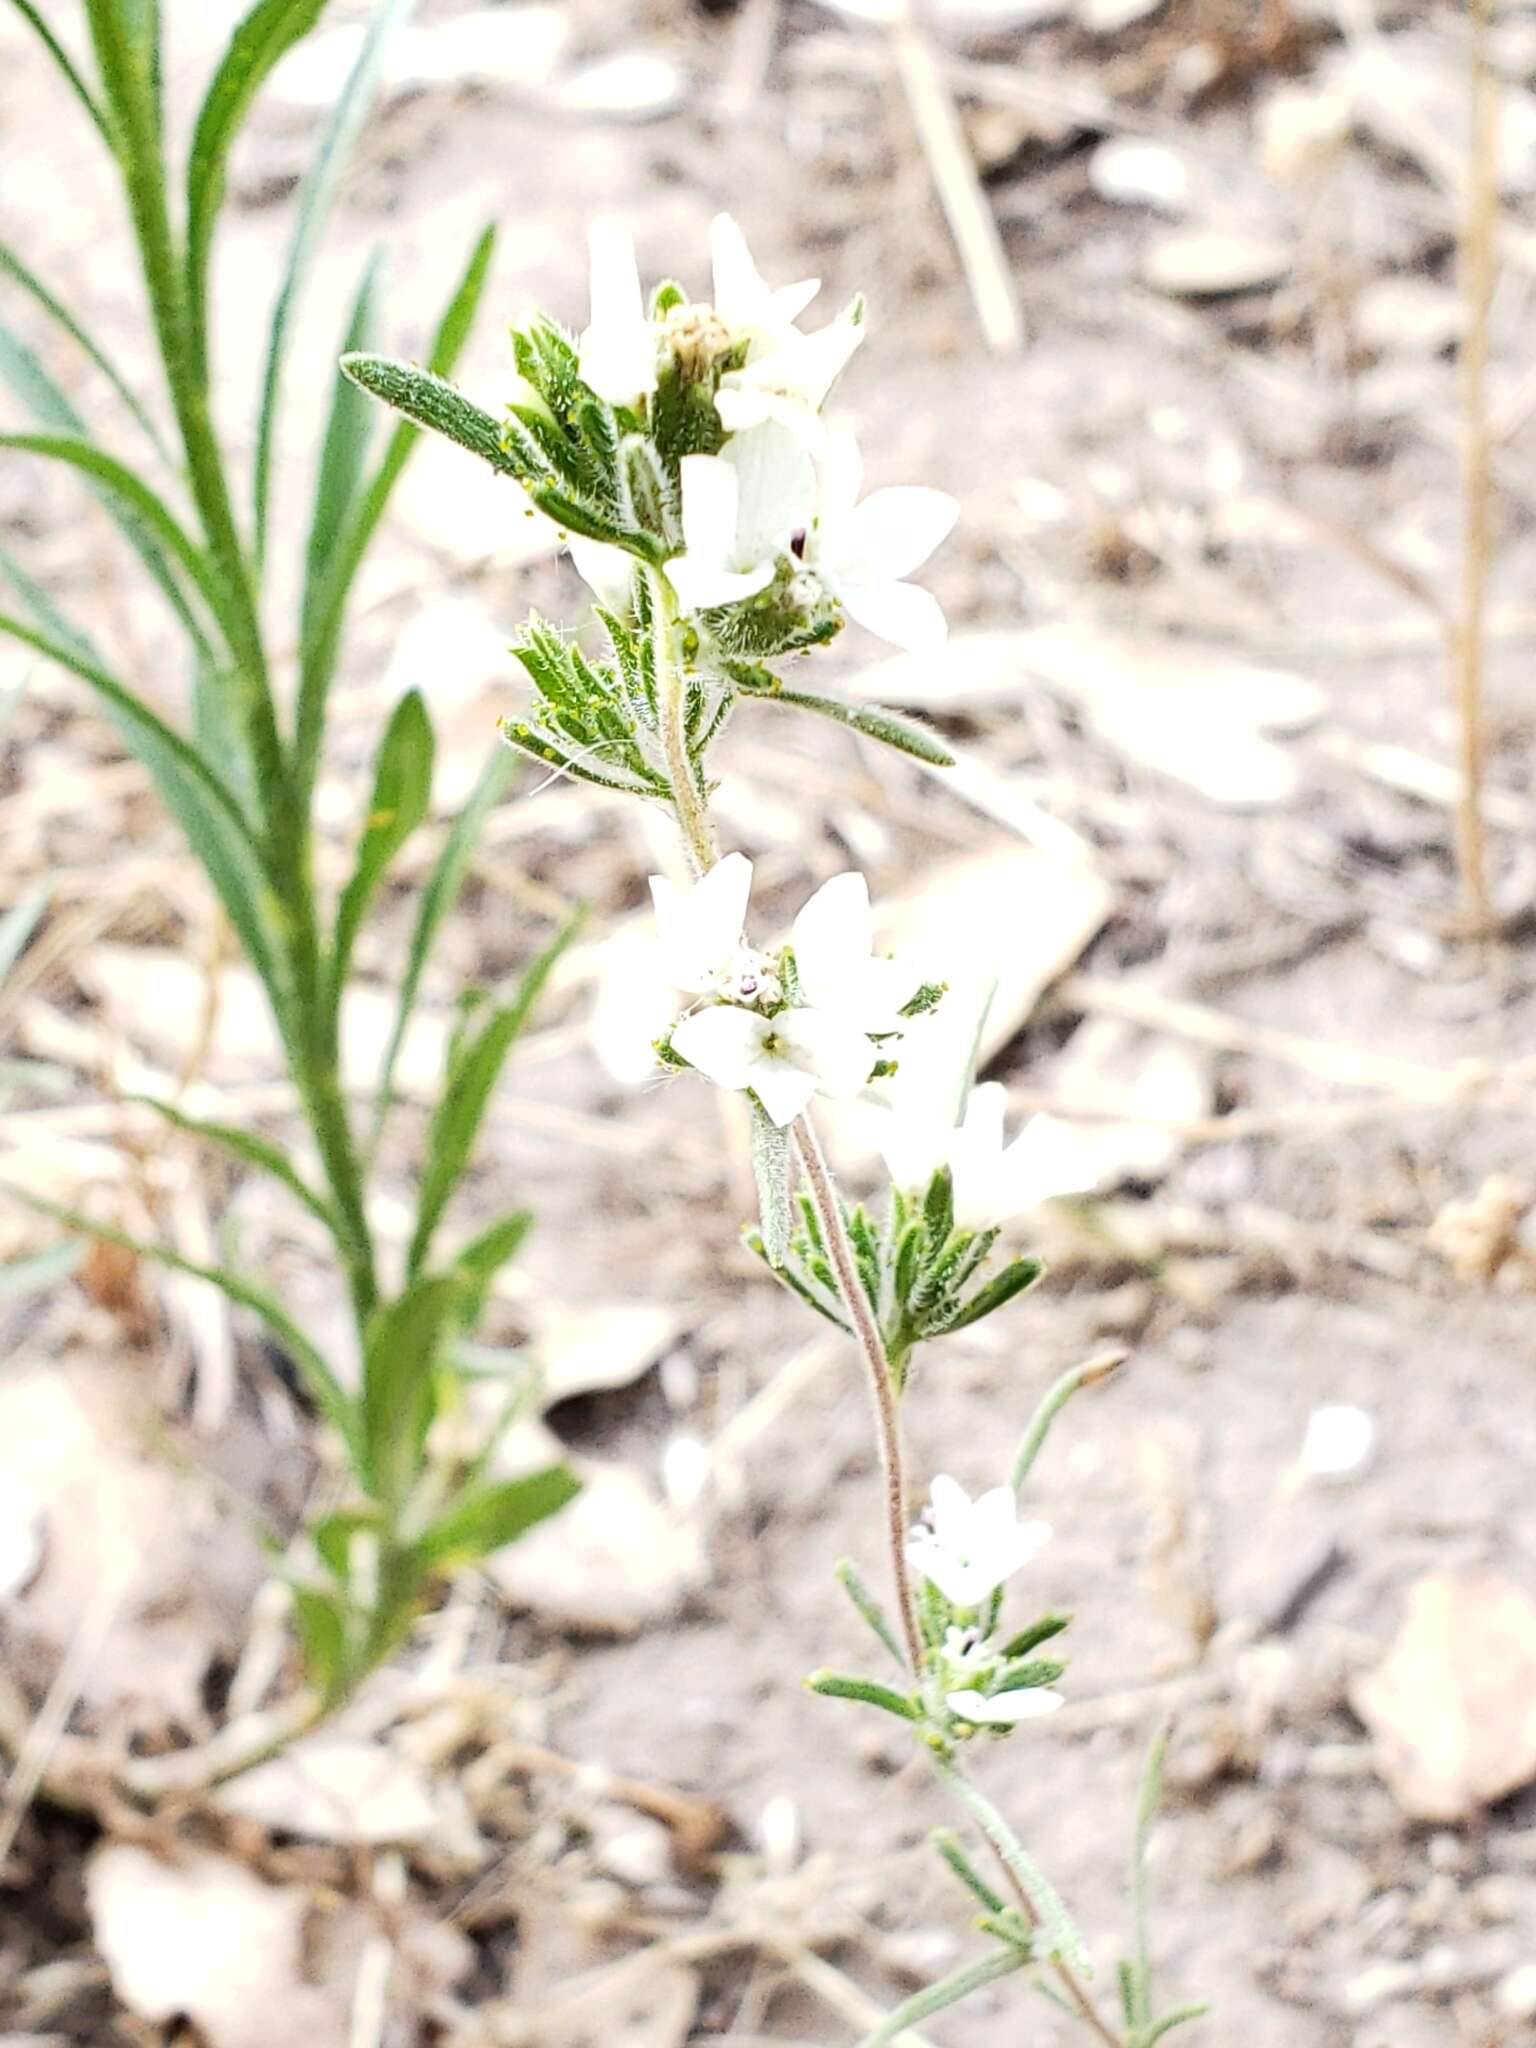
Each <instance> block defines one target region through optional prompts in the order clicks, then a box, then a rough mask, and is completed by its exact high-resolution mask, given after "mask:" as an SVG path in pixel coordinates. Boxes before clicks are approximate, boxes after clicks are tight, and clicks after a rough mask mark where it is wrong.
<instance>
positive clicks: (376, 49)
mask: <svg viewBox="0 0 1536 2048" xmlns="http://www.w3.org/2000/svg"><path fill="white" fill-rule="evenodd" d="M413 4H414V0H380V5H379V6H378V8H377V9H376V11H375V13H374V15H373V18H372V20H371V22H370V23H369V26H368V33H367V35H366V37H365V38H364V40H363V47H362V49H361V50H360V51H359V52H358V57H357V62H356V63H355V64H354V65H353V67H352V70H351V73H350V75H349V76H348V78H347V81H346V84H345V85H343V87H342V89H341V93H340V96H339V97H338V99H337V101H336V105H335V107H334V108H333V110H332V112H331V118H330V121H329V122H328V123H327V125H326V130H325V133H324V135H323V136H322V137H321V139H320V147H319V150H318V151H317V153H316V155H315V158H314V161H313V163H311V165H310V167H309V172H308V175H307V176H306V178H305V180H304V186H303V190H302V191H301V193H300V195H299V214H298V220H297V222H296V223H295V226H294V231H293V240H292V241H291V242H290V243H289V245H288V260H287V263H286V264H285V265H284V268H283V281H282V283H281V285H279V287H278V293H277V298H276V300H275V301H274V302H273V306H272V319H271V323H270V326H269V328H268V332H267V359H266V367H265V369H264V371H263V373H262V381H261V405H260V410H259V411H258V413H257V418H256V478H255V515H256V550H255V552H256V560H257V562H258V563H259V562H260V561H261V560H262V558H263V556H264V555H265V554H266V544H267V515H268V510H269V500H270V490H271V479H272V446H273V438H274V434H275V431H276V426H277V409H278V398H279V393H280V389H281V385H282V378H283V365H284V363H285V361H286V359H287V354H288V330H289V323H290V321H291V320H292V318H293V313H294V309H295V307H296V306H297V304H298V300H299V295H300V293H301V292H302V290H303V288H304V282H305V279H306V278H307V276H308V274H309V267H310V264H311V263H312V262H313V261H314V255H315V249H316V245H317V244H318V242H319V239H320V231H321V229H322V228H323V227H324V225H325V219H326V216H327V214H328V213H329V212H330V210H331V206H332V204H333V202H334V200H335V197H336V190H337V186H338V185H339V183H340V180H341V174H342V171H343V169H344V167H345V165H346V161H347V158H348V156H349V155H350V154H351V149H352V144H353V143H354V141H355V140H356V138H357V135H358V131H359V130H360V129H361V127H362V125H363V121H364V119H365V117H366V116H367V112H368V108H369V105H370V103H371V101H372V99H373V92H374V87H375V85H376V83H377V81H378V75H379V68H380V66H381V64H382V63H383V60H384V50H385V46H386V44H387V43H388V40H389V38H390V36H391V35H392V34H393V33H394V31H395V30H396V29H397V28H398V27H399V26H400V24H401V22H403V21H404V20H405V18H406V16H407V15H408V14H409V13H410V11H411V8H412V5H413Z"/></svg>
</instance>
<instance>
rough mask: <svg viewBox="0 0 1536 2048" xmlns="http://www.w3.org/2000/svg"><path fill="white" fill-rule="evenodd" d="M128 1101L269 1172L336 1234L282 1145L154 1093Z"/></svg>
mask: <svg viewBox="0 0 1536 2048" xmlns="http://www.w3.org/2000/svg"><path fill="white" fill-rule="evenodd" d="M125 1099H126V1100H127V1101H129V1102H139V1103H142V1104H143V1105H144V1107H145V1108H146V1109H152V1110H153V1111H154V1112H155V1115H156V1116H160V1117H164V1119H165V1121H166V1122H167V1123H168V1124H171V1125H173V1126H174V1127H175V1129H177V1130H178V1131H185V1132H186V1133H187V1135H188V1137H191V1138H200V1139H201V1140H202V1141H203V1143H204V1144H206V1145H217V1146H218V1147H219V1149H220V1150H221V1151H224V1152H228V1153H229V1154H230V1155H231V1157H233V1158H235V1159H238V1160H240V1161H241V1162H242V1163H243V1164H244V1165H246V1166H255V1167H258V1168H259V1169H260V1170H261V1171H262V1172H263V1173H270V1174H271V1175H272V1177H273V1179H274V1180H278V1181H281V1182H282V1184H283V1186H284V1187H285V1188H287V1190H288V1192H289V1193H290V1194H291V1195H292V1196H293V1197H294V1199H295V1200H296V1201H298V1202H302V1203H303V1205H304V1207H305V1208H306V1209H307V1210H308V1211H309V1213H310V1214H311V1215H312V1216H315V1217H317V1218H318V1219H319V1220H320V1222H321V1223H323V1224H324V1225H325V1227H326V1229H327V1231H329V1233H330V1234H331V1236H332V1237H337V1238H339V1236H340V1232H341V1226H340V1223H339V1221H338V1219H337V1215H336V1211H335V1210H334V1209H333V1208H332V1207H331V1205H330V1203H329V1202H328V1201H326V1199H325V1197H324V1196H323V1195H319V1194H317V1193H316V1192H315V1190H314V1189H313V1188H312V1187H311V1186H310V1185H309V1183H308V1182H307V1181H306V1180H305V1179H304V1177H303V1175H302V1174H301V1173H300V1172H299V1171H298V1169H297V1167H296V1166H295V1165H294V1164H293V1161H292V1160H291V1159H290V1158H289V1157H288V1155H287V1153H286V1152H284V1151H283V1150H282V1149H281V1147H279V1146H277V1145H274V1144H271V1143H270V1142H269V1141H268V1140H267V1139H266V1138H259V1137H257V1135H256V1133H255V1132H254V1131H243V1130H241V1129H239V1128H238V1126H236V1125H234V1124H221V1123H210V1122H207V1121H205V1120H204V1119H203V1118H202V1117H196V1116H188V1115H186V1114H185V1112H184V1111H182V1110H179V1109H177V1108H175V1107H174V1106H173V1105H172V1104H171V1103H169V1102H161V1101H159V1100H158V1099H157V1098H156V1097H155V1096H153V1095H130V1096H128V1097H126V1098H125Z"/></svg>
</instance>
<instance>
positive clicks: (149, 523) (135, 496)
mask: <svg viewBox="0 0 1536 2048" xmlns="http://www.w3.org/2000/svg"><path fill="white" fill-rule="evenodd" d="M0 448H13V449H15V450H16V451H17V453H18V454H24V455H37V456H40V457H42V459H43V460H44V461H48V462H59V463H62V464H64V465H65V467H66V468H69V469H74V470H77V471H78V472H79V473H80V474H81V475H82V476H83V477H85V478H87V479H88V480H89V481H90V482H91V483H93V484H95V485H98V486H99V487H100V492H101V495H103V496H104V497H105V498H106V499H107V500H108V502H109V504H110V506H111V507H112V509H113V510H114V513H115V515H116V516H117V519H118V524H119V525H120V526H121V527H122V528H123V531H124V533H125V534H126V535H127V537H128V538H129V539H130V540H131V541H133V542H134V544H135V546H138V545H139V542H138V533H139V530H140V529H144V530H147V531H148V533H149V534H150V535H151V536H153V539H154V541H155V542H156V543H157V544H158V545H159V546H160V547H161V548H163V549H164V551H165V553H166V554H167V555H169V556H170V557H171V558H172V559H173V560H174V561H176V562H177V563H179V564H180V566H181V568H182V570H183V571H184V572H185V574H186V575H187V577H188V578H189V579H190V581H191V583H192V585H193V587H194V588H195V589H196V591H197V593H198V595H199V596H200V597H201V598H202V600H203V602H204V603H205V604H206V605H207V607H208V611H209V614H210V615H211V616H212V617H213V618H214V619H217V620H219V621H220V622H221V623H222V622H223V621H224V618H225V599H224V592H223V590H222V588H221V587H220V584H219V579H218V577H217V576H216V575H215V574H214V571H213V567H212V565H211V564H210V562H209V561H208V558H207V556H206V555H205V554H204V553H203V551H202V549H201V548H200V547H199V546H198V545H197V543H196V542H195V541H194V540H193V539H192V537H191V535H190V534H188V532H187V531H186V528H185V527H183V526H182V524H181V523H180V521H179V520H178V519H177V518H176V516H175V514H174V513H173V512H172V511H171V509H170V507H169V506H168V505H167V504H166V503H165V500H164V499H163V498H161V497H160V496H159V495H158V494H157V493H156V492H155V491H153V490H151V489H150V487H149V485H148V484H146V483H145V482H144V481H143V479H142V478H141V477H139V476H137V475H136V474H135V473H134V471H133V470H131V469H129V468H128V466H127V465H126V464H125V463H122V462H119V461H118V460H117V458H116V456H113V455H108V454H106V453H105V452H104V451H103V450H102V449H100V448H97V447H96V446H94V444H93V443H92V442H90V441H86V440H83V439H81V438H80V437H79V436H77V435H71V434H0ZM139 551H140V553H141V554H142V553H143V549H142V547H140V550H139ZM177 609H178V611H179V612H180V614H181V616H182V618H183V620H184V622H185V623H186V624H187V625H188V627H189V630H191V631H192V632H193V633H194V634H195V635H196V638H197V641H198V644H199V645H200V646H201V647H203V648H204V649H205V650H206V649H207V647H208V640H207V635H206V633H205V632H204V630H203V628H202V626H201V624H200V623H199V622H198V621H197V620H196V618H195V615H194V614H193V613H192V612H191V611H190V610H189V609H188V608H187V607H186V605H185V603H184V602H183V603H182V604H180V605H178V607H177Z"/></svg>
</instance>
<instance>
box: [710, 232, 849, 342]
mask: <svg viewBox="0 0 1536 2048" xmlns="http://www.w3.org/2000/svg"><path fill="white" fill-rule="evenodd" d="M709 254H710V265H711V268H712V269H713V271H714V279H715V311H716V312H717V313H718V314H719V315H720V318H721V319H722V320H723V321H724V322H725V324H726V326H727V327H729V328H730V329H731V331H732V332H733V333H735V334H747V335H752V336H755V335H764V336H768V337H772V336H774V335H776V334H779V333H782V332H783V331H785V330H787V329H788V328H790V327H792V326H793V325H794V323H795V321H796V320H797V319H798V318H799V316H800V315H801V314H802V313H803V312H804V311H805V309H806V307H807V306H808V305H809V304H810V303H811V300H812V299H814V298H815V296H816V294H817V292H818V291H820V289H821V283H820V280H819V279H817V278H807V279H806V280H805V281H804V282H803V283H801V284H790V285H783V286H781V287H780V288H779V289H778V290H777V291H773V290H770V289H769V287H768V286H767V285H766V284H764V282H763V280H762V277H761V275H760V273H759V271H758V268H757V265H756V264H755V263H754V262H753V261H752V252H751V251H750V250H749V249H748V247H747V238H746V236H745V235H744V234H743V233H742V232H741V229H740V228H739V227H738V226H737V225H736V222H735V221H734V220H733V219H732V218H731V216H730V215H729V214H728V213H717V214H716V215H715V218H714V219H713V220H712V221H711V222H710V224H709Z"/></svg>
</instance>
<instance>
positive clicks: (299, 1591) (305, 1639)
mask: <svg viewBox="0 0 1536 2048" xmlns="http://www.w3.org/2000/svg"><path fill="white" fill-rule="evenodd" d="M289 1590H290V1592H291V1594H292V1596H293V1625H294V1629H295V1631H296V1632H297V1635H298V1638H299V1648H300V1650H301V1651H302V1652H303V1656H304V1675H305V1677H306V1678H307V1679H308V1680H309V1682H310V1684H311V1685H312V1686H313V1687H314V1689H315V1691H316V1692H317V1693H319V1695H320V1697H321V1699H322V1700H324V1702H325V1703H326V1705H327V1706H333V1705H335V1703H336V1702H337V1701H338V1700H339V1699H340V1698H341V1696H342V1694H343V1693H344V1692H345V1691H346V1688H347V1680H348V1676H349V1673H350V1667H351V1658H350V1655H349V1652H348V1645H347V1604H346V1602H345V1600H343V1598H342V1597H341V1595H340V1594H339V1593H322V1592H320V1591H319V1590H318V1588H316V1587H314V1586H292V1587H290V1589H289Z"/></svg>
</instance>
